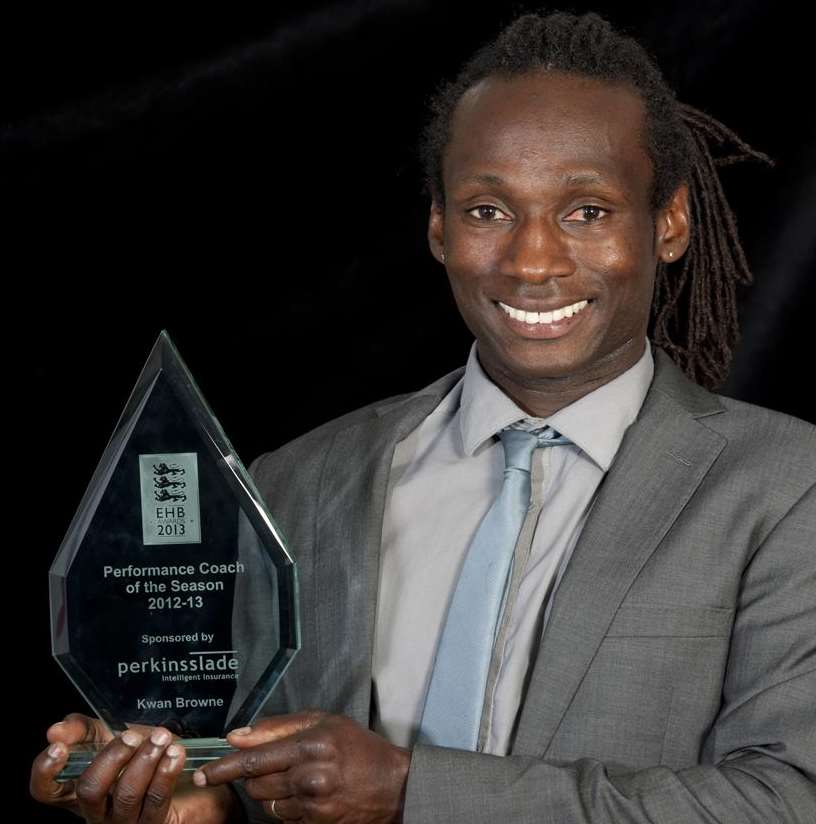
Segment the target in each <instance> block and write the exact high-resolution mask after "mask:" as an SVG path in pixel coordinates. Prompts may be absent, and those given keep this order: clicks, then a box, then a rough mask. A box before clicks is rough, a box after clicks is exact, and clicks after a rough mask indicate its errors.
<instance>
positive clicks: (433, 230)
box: [428, 198, 445, 264]
mask: <svg viewBox="0 0 816 824" xmlns="http://www.w3.org/2000/svg"><path fill="white" fill-rule="evenodd" d="M428 245H429V246H430V247H431V254H432V255H433V256H434V257H435V258H436V259H437V260H438V261H439V262H440V263H442V264H444V263H445V207H444V206H443V204H442V203H441V202H440V201H438V200H436V198H434V199H433V200H432V201H431V211H430V214H429V215H428Z"/></svg>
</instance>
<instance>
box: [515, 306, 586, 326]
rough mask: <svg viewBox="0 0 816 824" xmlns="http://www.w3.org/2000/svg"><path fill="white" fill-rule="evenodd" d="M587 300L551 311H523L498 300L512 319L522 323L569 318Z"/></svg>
mask: <svg viewBox="0 0 816 824" xmlns="http://www.w3.org/2000/svg"><path fill="white" fill-rule="evenodd" d="M587 303H589V301H586V300H579V301H578V303H572V304H570V305H569V306H562V307H561V308H560V309H556V310H555V311H553V312H525V311H524V310H523V309H516V308H514V307H513V306H508V305H507V304H506V303H502V302H501V301H499V306H501V308H502V309H504V311H505V312H507V314H508V315H510V317H511V318H513V320H520V321H523V322H524V323H530V324H533V323H555V322H556V321H559V320H562V319H563V318H571V317H572V316H573V315H576V314H577V313H578V312H580V311H581V310H582V309H583V308H584V307H585V306H586V305H587Z"/></svg>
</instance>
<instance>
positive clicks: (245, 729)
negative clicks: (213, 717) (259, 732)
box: [227, 727, 252, 735]
mask: <svg viewBox="0 0 816 824" xmlns="http://www.w3.org/2000/svg"><path fill="white" fill-rule="evenodd" d="M251 732H252V727H238V729H237V730H230V732H228V733H227V735H249V734H250V733H251Z"/></svg>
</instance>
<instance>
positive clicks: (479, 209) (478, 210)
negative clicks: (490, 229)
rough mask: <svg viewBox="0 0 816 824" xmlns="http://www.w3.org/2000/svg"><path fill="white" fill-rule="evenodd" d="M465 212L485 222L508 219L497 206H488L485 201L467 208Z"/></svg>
mask: <svg viewBox="0 0 816 824" xmlns="http://www.w3.org/2000/svg"><path fill="white" fill-rule="evenodd" d="M467 213H468V214H469V215H470V216H471V217H475V218H476V219H477V220H484V221H485V222H493V221H497V220H509V218H508V217H507V215H506V214H505V213H504V212H503V211H502V210H501V209H499V207H498V206H490V205H488V204H486V203H485V204H482V205H481V206H474V207H473V208H472V209H468V211H467Z"/></svg>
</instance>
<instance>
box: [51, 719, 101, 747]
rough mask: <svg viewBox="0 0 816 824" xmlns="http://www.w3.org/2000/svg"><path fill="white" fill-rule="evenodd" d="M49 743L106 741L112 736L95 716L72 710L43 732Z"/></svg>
mask: <svg viewBox="0 0 816 824" xmlns="http://www.w3.org/2000/svg"><path fill="white" fill-rule="evenodd" d="M45 737H46V738H47V739H48V742H49V743H50V744H56V743H58V742H59V743H63V744H68V745H70V744H93V743H101V744H104V743H107V742H108V741H110V740H111V738H112V737H113V736H112V735H111V733H110V731H109V730H108V729H107V727H106V726H105V725H104V724H103V723H102V722H101V721H99V720H98V719H96V718H89V717H88V716H87V715H81V714H80V713H78V712H73V713H71V714H70V715H66V716H65V718H63V719H62V721H58V722H57V723H56V724H52V725H51V726H50V727H49V728H48V730H47V731H46V733H45Z"/></svg>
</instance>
